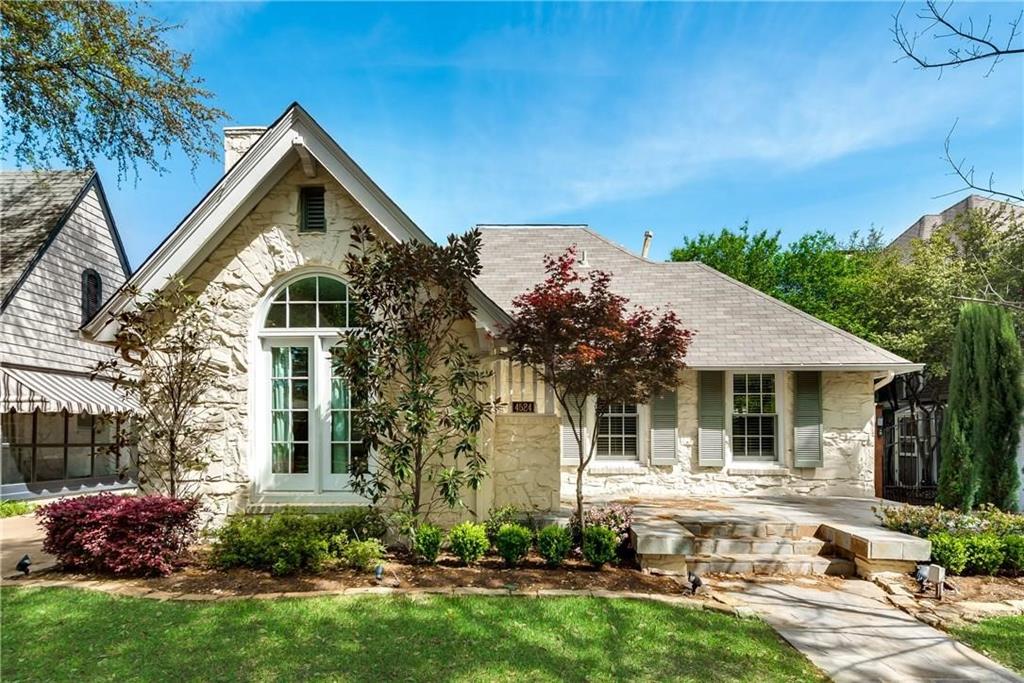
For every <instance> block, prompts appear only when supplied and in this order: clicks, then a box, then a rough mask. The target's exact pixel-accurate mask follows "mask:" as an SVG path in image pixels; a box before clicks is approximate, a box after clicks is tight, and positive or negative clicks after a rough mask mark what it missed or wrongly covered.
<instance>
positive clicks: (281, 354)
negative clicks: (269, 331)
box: [270, 346, 289, 377]
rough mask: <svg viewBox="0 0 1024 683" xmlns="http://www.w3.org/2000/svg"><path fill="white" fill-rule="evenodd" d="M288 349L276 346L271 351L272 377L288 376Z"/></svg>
mask: <svg viewBox="0 0 1024 683" xmlns="http://www.w3.org/2000/svg"><path fill="white" fill-rule="evenodd" d="M288 367H289V366H288V347H286V346H275V347H274V348H272V349H271V350H270V374H271V377H287V376H288V374H289V373H288Z"/></svg>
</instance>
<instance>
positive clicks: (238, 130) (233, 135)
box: [224, 126, 267, 173]
mask: <svg viewBox="0 0 1024 683" xmlns="http://www.w3.org/2000/svg"><path fill="white" fill-rule="evenodd" d="M266 130H267V127H266V126H232V127H230V128H225V129H224V172H225V173H227V171H228V169H229V168H231V167H232V166H234V165H235V162H236V161H238V160H239V159H241V158H242V155H244V154H245V153H246V152H248V151H249V148H250V147H252V146H253V144H254V143H255V142H256V141H257V140H259V139H260V136H261V135H263V133H264V131H266Z"/></svg>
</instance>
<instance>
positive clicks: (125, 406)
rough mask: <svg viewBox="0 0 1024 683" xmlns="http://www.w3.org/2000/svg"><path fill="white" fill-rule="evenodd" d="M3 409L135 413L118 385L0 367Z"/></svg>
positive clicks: (76, 376) (63, 375)
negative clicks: (116, 387)
mask: <svg viewBox="0 0 1024 683" xmlns="http://www.w3.org/2000/svg"><path fill="white" fill-rule="evenodd" d="M0 409H2V411H3V412H5V413H6V412H8V411H11V410H13V411H15V412H19V413H30V412H32V411H34V410H40V411H42V412H44V413H59V412H61V411H62V410H66V411H68V412H69V413H89V414H90V415H99V414H103V413H124V412H131V411H132V407H131V404H130V402H128V401H126V400H125V399H124V397H123V396H121V394H120V393H119V392H117V391H116V390H115V389H114V386H113V385H112V384H110V383H109V382H106V381H103V380H101V379H89V377H85V376H82V375H66V374H62V373H59V372H43V371H40V370H23V369H21V368H0Z"/></svg>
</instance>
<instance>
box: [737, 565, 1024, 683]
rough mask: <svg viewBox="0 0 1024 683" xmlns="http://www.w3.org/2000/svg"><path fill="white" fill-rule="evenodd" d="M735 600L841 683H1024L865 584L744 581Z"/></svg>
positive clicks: (854, 582)
mask: <svg viewBox="0 0 1024 683" xmlns="http://www.w3.org/2000/svg"><path fill="white" fill-rule="evenodd" d="M729 596H731V600H730V602H732V601H733V600H734V601H735V603H736V604H740V605H743V606H745V607H747V608H748V609H750V610H752V611H754V612H756V613H757V614H758V615H759V616H761V617H762V618H763V619H764V620H765V621H766V622H768V623H769V624H771V625H772V627H773V628H775V630H776V631H778V632H779V634H780V635H781V636H782V637H783V638H785V639H786V640H787V641H789V643H790V644H791V645H793V647H795V648H796V649H798V650H800V652H802V653H803V654H804V655H806V656H807V657H808V658H809V659H810V660H811V661H812V662H814V664H815V665H816V666H817V667H818V668H820V669H821V670H822V671H824V672H825V673H826V674H828V676H829V677H830V678H831V679H832V680H834V681H837V683H845V682H846V681H850V682H853V681H856V682H858V683H859V682H860V681H940V680H941V681H1018V682H1020V681H1024V678H1021V677H1020V676H1018V675H1017V674H1015V673H1013V672H1012V671H1010V670H1009V669H1007V668H1005V667H1003V666H1001V665H1000V664H997V663H995V662H993V661H992V660H990V659H988V658H987V657H984V656H982V655H981V654H979V653H977V652H975V651H974V650H972V649H971V648H969V647H967V646H966V645H964V644H963V643H960V642H958V641H956V640H954V639H953V638H951V637H950V636H949V635H947V634H946V633H944V632H943V631H939V630H937V629H934V628H932V627H930V626H927V625H925V624H923V623H921V622H919V621H918V620H917V619H915V618H914V617H912V616H910V615H909V614H906V613H905V612H903V611H902V610H899V609H897V608H895V607H893V606H892V605H890V604H888V603H887V602H886V601H885V597H884V593H883V591H882V590H881V589H880V588H878V587H877V586H875V585H874V584H872V583H869V582H867V581H856V580H852V581H844V582H843V587H842V588H841V589H839V590H828V589H824V588H820V587H811V586H807V585H798V584H794V583H782V582H780V583H765V584H754V583H751V584H747V586H746V587H745V588H744V589H743V590H742V591H738V592H730V593H729Z"/></svg>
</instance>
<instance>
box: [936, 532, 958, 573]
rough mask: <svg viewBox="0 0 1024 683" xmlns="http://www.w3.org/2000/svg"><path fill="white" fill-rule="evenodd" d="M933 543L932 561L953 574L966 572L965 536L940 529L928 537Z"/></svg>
mask: <svg viewBox="0 0 1024 683" xmlns="http://www.w3.org/2000/svg"><path fill="white" fill-rule="evenodd" d="M928 540H929V541H931V543H932V562H934V563H935V564H938V565H942V566H943V567H945V568H946V571H947V572H949V573H950V574H953V575H959V574H963V573H964V569H966V567H967V541H966V539H965V538H964V537H963V536H957V535H955V534H951V533H949V532H948V531H940V532H938V533H935V534H932V535H931V536H929V537H928Z"/></svg>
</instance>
